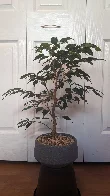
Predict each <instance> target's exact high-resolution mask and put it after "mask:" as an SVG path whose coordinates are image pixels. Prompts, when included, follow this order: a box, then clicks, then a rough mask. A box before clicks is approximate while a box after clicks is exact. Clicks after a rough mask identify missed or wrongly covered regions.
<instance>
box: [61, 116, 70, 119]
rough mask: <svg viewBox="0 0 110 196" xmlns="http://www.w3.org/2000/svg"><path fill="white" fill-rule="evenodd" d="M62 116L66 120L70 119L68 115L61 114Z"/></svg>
mask: <svg viewBox="0 0 110 196" xmlns="http://www.w3.org/2000/svg"><path fill="white" fill-rule="evenodd" d="M62 118H64V119H66V120H71V118H69V116H62Z"/></svg>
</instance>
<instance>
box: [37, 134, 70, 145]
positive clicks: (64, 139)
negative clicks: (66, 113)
mask: <svg viewBox="0 0 110 196" xmlns="http://www.w3.org/2000/svg"><path fill="white" fill-rule="evenodd" d="M37 140H38V141H39V142H41V143H43V144H44V145H50V146H65V145H69V144H72V143H73V142H74V139H73V138H71V137H69V136H63V135H56V136H55V138H54V137H52V135H48V136H39V137H38V138H37Z"/></svg>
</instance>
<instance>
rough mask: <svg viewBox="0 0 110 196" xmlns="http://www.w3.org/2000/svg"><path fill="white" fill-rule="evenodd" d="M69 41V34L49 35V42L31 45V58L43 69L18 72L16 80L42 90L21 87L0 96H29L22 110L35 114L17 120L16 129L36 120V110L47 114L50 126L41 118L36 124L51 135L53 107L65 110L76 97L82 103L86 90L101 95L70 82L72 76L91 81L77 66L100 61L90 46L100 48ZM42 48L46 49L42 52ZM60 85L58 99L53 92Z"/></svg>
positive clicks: (55, 121)
mask: <svg viewBox="0 0 110 196" xmlns="http://www.w3.org/2000/svg"><path fill="white" fill-rule="evenodd" d="M72 41H73V39H72V38H70V37H66V38H62V39H60V40H58V38H57V37H52V38H51V43H41V44H40V46H36V47H35V53H36V57H35V59H34V60H38V62H39V63H40V64H39V66H41V64H42V66H43V68H42V69H41V70H40V71H38V72H37V73H26V74H25V75H22V76H21V78H20V79H24V78H25V79H26V78H29V82H32V83H33V85H34V87H35V86H36V85H38V83H39V82H40V83H41V84H42V85H43V86H44V87H45V90H42V91H41V92H40V93H38V94H36V93H34V92H32V91H25V90H23V89H21V88H14V89H10V90H8V91H7V92H6V93H4V94H3V95H2V96H5V97H6V96H7V95H12V94H15V93H21V95H22V94H24V97H23V99H24V98H26V97H28V98H32V100H30V101H28V102H27V103H25V104H24V106H26V107H25V108H24V109H23V110H29V109H30V108H32V107H34V108H35V111H36V115H35V117H34V118H33V119H32V120H29V119H28V118H26V119H25V120H22V119H21V120H22V121H21V122H19V123H18V124H17V125H18V128H19V127H22V126H26V128H28V127H29V126H30V125H31V124H32V123H34V122H36V120H39V119H41V117H39V116H38V113H39V112H42V114H43V115H42V116H43V117H42V119H49V118H46V115H50V117H51V121H52V128H50V127H49V126H47V125H46V124H44V123H42V120H40V121H39V122H38V123H42V124H44V125H46V126H47V127H48V128H49V129H51V134H52V136H53V137H54V136H55V135H56V133H57V132H56V125H57V115H56V108H59V109H60V110H65V109H66V108H67V107H68V103H72V101H75V102H78V103H79V101H80V100H84V102H87V100H86V99H85V93H89V91H90V90H91V91H93V93H95V94H96V95H98V96H100V97H102V96H103V93H102V92H100V91H98V90H96V89H95V88H93V87H92V86H86V85H85V86H82V85H80V84H78V83H76V82H73V78H74V77H79V78H81V79H82V78H83V79H85V80H86V81H90V82H91V79H90V76H89V75H88V74H87V73H86V72H84V71H83V70H82V69H81V63H90V64H91V65H93V61H97V60H104V59H98V58H94V57H93V50H92V49H95V51H97V52H98V51H101V49H100V48H99V47H98V46H96V45H94V44H91V43H83V44H80V45H77V44H75V43H72ZM70 42H71V43H70ZM62 46H63V48H62ZM44 51H46V53H45V52H44ZM84 56H85V57H84ZM37 66H38V64H37ZM48 81H52V82H53V84H54V87H53V88H52V89H49V88H48V87H47V83H48ZM29 82H28V83H29ZM65 84H68V88H67V87H64V86H65ZM91 84H92V83H91ZM62 88H63V90H64V94H62V95H61V96H60V97H59V98H58V97H57V91H58V89H62ZM3 99H4V98H3ZM49 103H51V105H49ZM41 104H42V105H41ZM62 118H64V119H65V120H71V119H70V117H69V116H64V115H63V116H62Z"/></svg>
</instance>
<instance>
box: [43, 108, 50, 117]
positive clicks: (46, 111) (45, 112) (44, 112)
mask: <svg viewBox="0 0 110 196" xmlns="http://www.w3.org/2000/svg"><path fill="white" fill-rule="evenodd" d="M48 112H49V110H45V109H44V110H43V112H42V113H43V117H44V116H45V115H46V114H47V113H48Z"/></svg>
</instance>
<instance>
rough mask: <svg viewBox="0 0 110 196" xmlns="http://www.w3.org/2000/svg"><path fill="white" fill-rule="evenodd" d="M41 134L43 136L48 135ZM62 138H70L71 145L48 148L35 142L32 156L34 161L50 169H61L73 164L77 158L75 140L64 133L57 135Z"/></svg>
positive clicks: (48, 146)
mask: <svg viewBox="0 0 110 196" xmlns="http://www.w3.org/2000/svg"><path fill="white" fill-rule="evenodd" d="M49 134H50V133H47V134H42V136H43V135H49ZM57 134H60V135H63V136H70V137H71V138H73V139H74V142H73V143H72V144H69V145H66V146H50V145H44V144H42V143H40V142H39V141H38V140H37V138H36V140H35V148H34V156H35V159H36V160H37V161H38V162H40V163H42V164H45V165H48V166H51V167H54V166H55V167H62V166H66V165H68V164H71V163H73V162H74V161H75V160H76V159H77V158H78V146H77V140H76V138H75V137H74V136H72V135H70V134H66V133H57Z"/></svg>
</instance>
